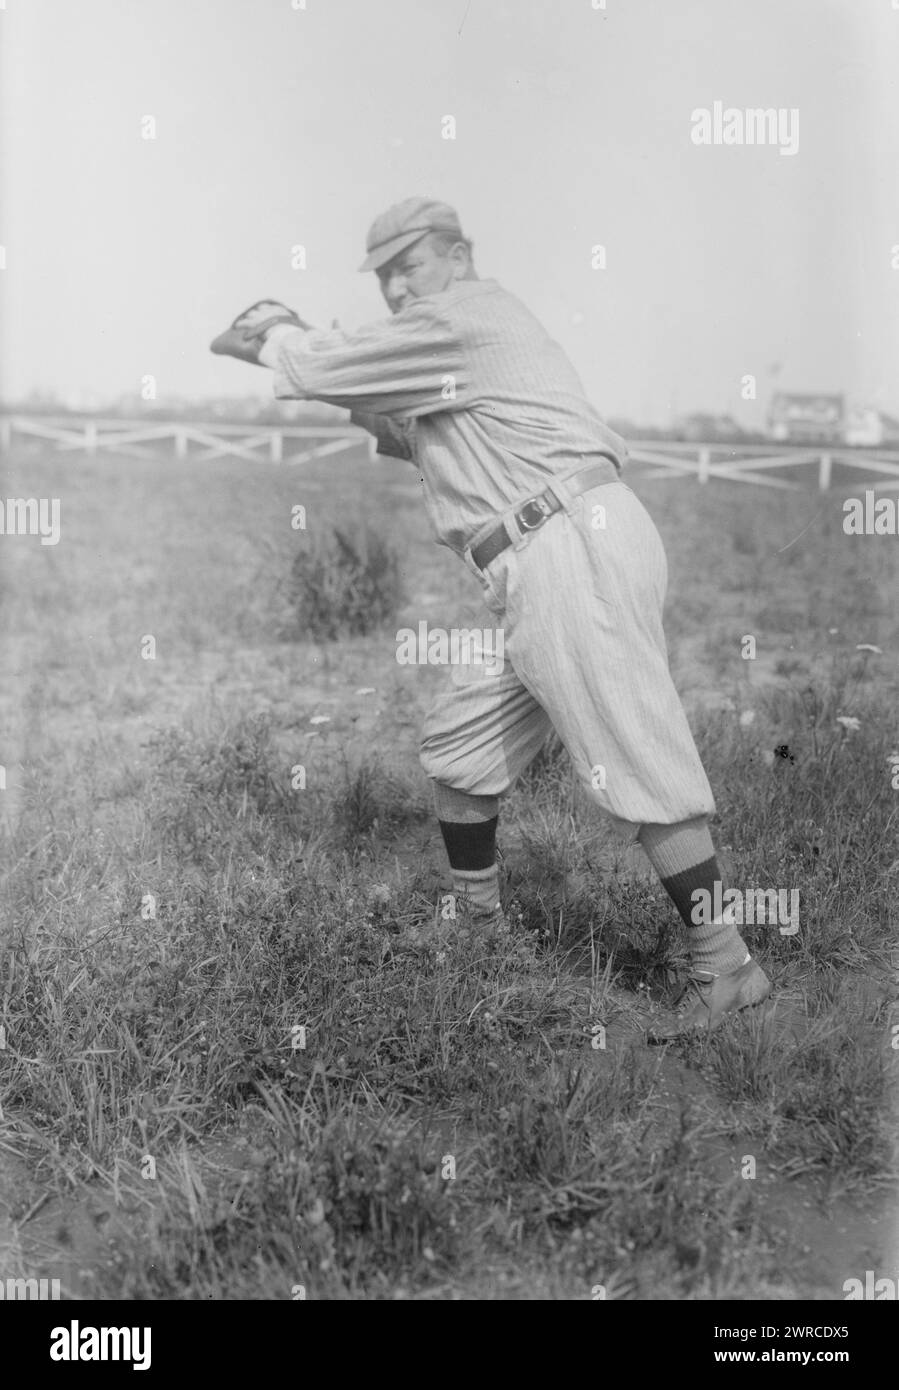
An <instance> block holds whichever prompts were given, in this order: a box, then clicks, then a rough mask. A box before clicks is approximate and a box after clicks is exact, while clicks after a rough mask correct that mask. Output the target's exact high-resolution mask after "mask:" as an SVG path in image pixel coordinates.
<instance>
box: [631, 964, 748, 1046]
mask: <svg viewBox="0 0 899 1390" xmlns="http://www.w3.org/2000/svg"><path fill="white" fill-rule="evenodd" d="M770 993H771V981H770V980H769V979H768V976H767V975H766V974H765V972H764V970H763V969H762V968H761V966H760V965H757V964H756V962H755V961H754V960H748V961H746V963H745V965H741V966H740V968H739V969H738V970H731V971H730V972H729V974H727V975H714V974H713V973H712V972H711V971H710V970H694V971H693V972H692V974H691V975H690V978H689V979H688V981H687V983H686V985H685V986H684V989H683V991H682V993H681V995H680V998H679V999H678V1001H677V1003H676V1004H675V1006H674V1008H673V1009H669V1010H668V1011H667V1013H666V1015H664V1016H663V1017H662V1018H661V1019H659V1020H658V1022H656V1023H653V1024H650V1026H649V1027H648V1028H647V1030H646V1041H647V1042H649V1043H666V1042H673V1041H674V1040H675V1039H676V1038H684V1037H691V1036H693V1035H695V1034H696V1033H711V1032H712V1030H713V1029H714V1028H717V1027H718V1024H719V1023H721V1021H722V1019H724V1018H726V1017H727V1015H728V1014H734V1013H738V1012H739V1010H740V1009H749V1008H752V1007H753V1006H754V1005H756V1004H761V1003H762V1001H763V1000H764V999H766V998H767V997H768V995H769V994H770Z"/></svg>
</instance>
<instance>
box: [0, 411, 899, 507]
mask: <svg viewBox="0 0 899 1390" xmlns="http://www.w3.org/2000/svg"><path fill="white" fill-rule="evenodd" d="M16 437H21V438H32V439H43V440H46V441H47V442H48V443H51V444H53V445H54V446H55V448H56V449H57V451H59V452H61V453H66V452H73V453H74V452H83V453H85V454H91V455H95V454H98V453H100V452H101V451H112V452H115V453H116V454H124V455H126V456H127V457H129V458H152V457H154V456H155V453H154V451H156V450H157V449H158V448H159V447H160V446H165V445H171V446H172V448H173V450H174V454H175V457H176V458H179V459H183V460H185V461H186V462H188V461H189V462H198V463H199V462H207V461H209V460H211V459H217V458H226V457H233V458H243V459H247V460H248V461H249V462H251V463H259V462H264V461H268V462H270V463H274V464H299V463H308V462H309V461H310V460H312V459H319V458H326V457H327V456H328V455H330V454H338V453H343V452H344V451H346V450H349V449H355V448H357V447H358V446H359V445H360V444H362V443H367V445H368V449H369V453H370V455H371V456H372V457H373V456H374V454H375V441H374V439H373V438H372V437H371V436H370V435H368V434H366V433H365V432H364V431H363V430H360V429H357V428H356V426H355V425H278V424H274V425H253V424H250V425H231V424H219V423H218V422H213V423H205V422H204V423H188V422H185V421H181V420H172V421H157V422H153V423H148V422H147V421H144V420H117V419H87V418H80V417H73V416H52V417H51V416H47V417H44V416H26V415H19V414H12V413H10V414H0V450H8V449H10V448H11V447H12V443H13V440H14V439H15V438H16ZM297 444H299V445H301V446H302V447H299V448H297V447H296V446H297ZM835 465H837V466H839V467H841V468H848V469H854V470H856V471H857V472H860V473H864V474H867V475H873V476H867V477H865V478H864V479H862V480H860V481H859V482H858V483H855V486H856V487H859V488H865V489H886V490H888V491H899V451H897V450H883V449H860V448H841V447H839V446H836V445H833V446H831V445H828V446H823V447H820V448H819V447H816V446H814V445H811V446H809V445H784V444H779V445H777V447H775V446H774V445H773V444H733V445H728V444H720V443H705V444H704V443H685V442H682V441H679V440H662V439H653V440H635V441H633V442H632V443H630V444H629V460H628V467H629V468H630V467H633V466H637V467H639V468H640V469H641V472H640V476H641V477H644V478H668V479H670V480H672V481H676V480H683V479H684V478H695V479H696V481H697V482H699V483H708V482H709V481H710V480H711V479H713V478H721V479H724V480H725V481H727V482H734V483H751V484H754V485H755V486H757V487H771V488H778V489H783V490H785V491H789V492H796V491H799V490H801V488H802V487H803V485H804V486H808V485H809V479H808V471H809V470H812V478H813V479H814V481H815V482H816V484H817V486H818V488H819V489H820V490H821V491H822V492H827V491H828V490H829V488H830V486H831V480H832V476H833V468H834V466H835ZM643 468H648V470H649V471H648V472H643V471H642V470H643ZM796 468H803V469H805V470H806V474H805V477H804V478H803V479H802V481H793V480H792V479H790V478H786V477H783V476H775V474H777V473H781V474H782V473H784V472H787V471H789V470H790V469H796ZM794 476H795V475H794Z"/></svg>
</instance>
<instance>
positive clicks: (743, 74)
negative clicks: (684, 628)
mask: <svg viewBox="0 0 899 1390" xmlns="http://www.w3.org/2000/svg"><path fill="white" fill-rule="evenodd" d="M0 43H2V48H0V78H2V81H0V118H2V120H0V131H2V134H0V193H2V199H0V244H2V245H3V246H4V247H5V269H3V270H2V272H0V397H2V399H4V400H7V401H9V400H19V399H21V398H22V397H23V396H25V395H26V394H27V393H29V392H31V391H34V390H42V391H52V392H56V393H58V394H59V395H60V396H62V397H64V398H66V399H68V400H70V401H73V402H74V401H76V400H81V401H86V400H92V399H94V398H96V399H97V400H101V399H105V398H113V397H115V396H117V395H120V394H122V393H128V392H139V391H140V390H141V385H142V383H143V382H144V380H145V378H147V377H153V378H154V381H155V389H156V393H157V403H162V404H164V402H165V399H166V397H167V396H184V395H191V396H202V395H217V396H221V395H228V394H234V395H240V396H245V395H247V394H248V393H251V392H259V394H260V396H261V397H265V396H267V395H269V394H270V385H269V381H268V379H267V378H266V377H264V376H263V374H262V373H261V372H260V371H259V369H258V368H254V367H251V366H247V365H245V364H242V363H238V362H232V361H230V360H227V359H222V358H217V357H213V356H212V355H211V354H210V353H209V351H208V344H209V341H210V339H211V338H212V337H213V336H215V334H216V333H218V332H219V331H220V330H221V329H222V328H223V327H224V326H225V325H226V324H227V323H228V322H230V320H231V319H232V318H233V317H234V316H235V314H236V313H238V311H240V310H241V309H243V308H245V307H246V306H247V305H248V304H250V303H252V302H253V301H255V300H257V299H259V298H262V297H269V296H273V297H276V298H278V299H282V300H284V301H285V302H286V303H288V304H290V305H292V306H294V307H295V308H297V309H298V311H299V312H300V313H301V315H302V316H303V317H304V318H305V319H306V320H307V321H310V322H313V323H317V324H324V325H329V324H330V323H331V322H332V321H333V320H334V319H337V320H339V322H340V323H341V325H342V326H343V327H344V328H347V329H351V328H352V327H353V326H355V325H358V324H361V323H364V322H367V321H370V320H372V319H375V318H379V317H381V316H382V315H383V314H384V313H385V312H386V309H385V306H384V304H383V301H382V300H381V298H380V293H379V290H378V286H377V282H376V278H375V277H374V276H373V275H371V274H368V275H362V274H359V273H358V266H359V264H360V262H361V260H362V257H363V255H364V246H365V233H366V230H367V228H368V225H369V223H370V222H371V221H372V219H373V218H374V217H375V216H376V215H377V214H378V213H379V212H381V211H382V210H383V209H384V208H385V207H387V206H388V205H389V204H391V203H393V202H395V201H397V200H399V199H401V198H405V197H408V196H410V195H412V194H425V195H428V196H433V197H438V198H440V199H443V200H445V201H448V202H450V203H452V204H453V205H454V206H456V207H457V209H458V210H459V213H460V216H461V218H462V222H463V226H464V227H465V230H466V232H467V233H468V235H470V236H471V237H472V238H473V240H474V243H475V263H476V268H477V270H478V273H479V274H480V275H482V276H485V277H488V276H489V277H491V278H495V279H497V280H498V281H499V282H500V283H501V284H502V285H504V286H505V287H506V288H507V289H509V290H511V291H512V292H513V293H515V294H517V295H519V296H520V297H521V298H522V299H524V300H525V302H526V303H527V304H528V305H529V307H530V308H531V309H532V310H533V311H534V312H535V313H536V315H537V316H538V318H540V319H541V321H542V322H543V323H544V324H545V325H546V327H547V328H548V329H549V331H550V332H551V333H552V335H553V336H554V337H555V338H556V339H557V340H558V341H559V342H560V343H561V344H562V345H563V347H564V348H565V349H566V351H567V352H568V354H569V355H570V357H571V358H572V360H573V362H574V363H575V365H576V367H577V369H578V371H579V372H580V374H581V377H582V379H583V381H584V383H585V386H586V388H587V392H588V394H589V396H590V398H591V400H592V401H593V402H594V404H595V405H596V407H597V408H598V409H599V411H600V413H601V414H603V415H606V416H613V417H616V418H622V417H625V418H629V419H636V420H638V421H640V422H641V423H659V424H665V423H667V422H669V421H670V419H671V418H672V417H673V416H674V415H676V414H682V413H685V412H687V411H691V410H712V411H726V412H728V413H730V414H732V415H734V416H735V418H736V419H738V420H739V421H740V422H741V423H743V424H744V425H747V426H752V425H756V424H761V423H762V422H763V420H764V417H765V414H766V412H767V407H768V402H769V399H770V395H771V392H772V390H774V389H783V390H810V391H845V392H847V393H849V395H850V396H851V397H852V398H853V399H854V400H857V401H858V402H859V403H863V404H865V403H869V404H873V405H879V406H881V407H882V408H885V409H887V410H888V411H890V412H892V413H895V414H897V415H899V90H897V81H899V79H897V74H899V0H752V2H751V3H749V0H679V3H674V0H605V7H604V8H603V5H602V3H601V0H514V3H503V0H305V8H304V5H303V0H152V2H151V0H79V3H78V4H72V3H71V0H6V5H5V8H4V9H0ZM716 101H718V102H721V103H722V104H723V107H725V108H736V109H738V110H741V111H743V110H745V109H747V108H774V109H776V110H782V111H783V112H784V119H785V120H786V119H787V117H788V114H789V113H790V112H791V111H796V112H798V118H795V119H796V122H797V123H796V124H795V127H794V128H795V130H797V131H798V148H797V150H796V152H795V153H792V154H790V153H782V150H781V145H778V144H767V145H759V144H755V145H752V146H750V145H748V144H745V143H743V144H727V145H725V144H717V145H708V144H707V145H699V144H697V143H695V141H694V139H693V133H694V131H695V129H696V123H695V120H694V112H696V111H697V110H699V109H706V110H708V111H712V109H713V105H714V103H715V102H716ZM447 116H451V117H452V118H453V120H454V121H455V138H454V139H447V138H444V132H445V131H446V130H447V123H446V122H445V119H444V118H445V117H447ZM147 118H151V119H150V120H148V119H147ZM785 128H786V127H785ZM148 134H150V135H152V136H153V137H154V138H145V137H146V136H147V135H148ZM782 143H783V145H786V143H787V142H786V140H784V141H783V142H782ZM296 246H302V247H303V248H304V253H305V263H306V264H305V269H302V268H299V267H298V266H296V265H295V264H292V259H293V260H294V261H296V260H298V259H301V258H298V257H296V256H294V254H293V248H294V247H296ZM597 246H601V247H603V248H604V260H605V266H604V268H598V267H596V266H595V265H594V261H595V260H596V259H597V257H596V255H595V253H594V250H593V248H594V247H597ZM894 247H895V248H896V251H895V252H894V251H893V248H894ZM599 259H600V260H602V259H603V257H602V256H600V257H599ZM894 260H895V268H894V264H893V262H894ZM747 376H752V377H754V378H755V392H756V398H755V399H754V400H753V399H751V398H750V399H744V394H745V393H746V392H747V391H749V392H751V390H752V387H751V386H748V387H747V386H746V385H745V382H744V379H745V378H746V377H747Z"/></svg>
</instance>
